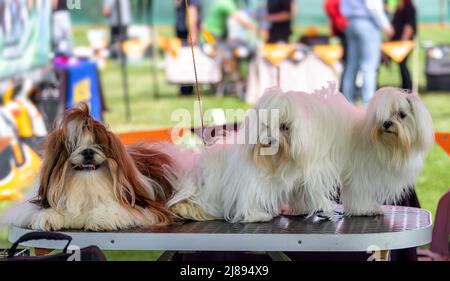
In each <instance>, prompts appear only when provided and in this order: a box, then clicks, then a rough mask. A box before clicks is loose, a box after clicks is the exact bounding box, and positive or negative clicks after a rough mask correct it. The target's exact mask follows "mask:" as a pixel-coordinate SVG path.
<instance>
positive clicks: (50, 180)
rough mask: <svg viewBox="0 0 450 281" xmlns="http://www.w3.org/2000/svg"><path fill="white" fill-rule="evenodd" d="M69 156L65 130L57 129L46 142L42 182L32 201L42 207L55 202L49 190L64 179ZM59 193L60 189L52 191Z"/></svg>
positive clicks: (49, 205) (47, 206) (41, 175)
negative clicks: (50, 196)
mask: <svg viewBox="0 0 450 281" xmlns="http://www.w3.org/2000/svg"><path fill="white" fill-rule="evenodd" d="M68 158H69V155H68V152H67V150H66V146H65V142H64V131H63V129H61V128H57V129H55V130H54V131H53V132H52V133H50V134H49V136H48V137H47V140H46V143H45V144H44V159H43V163H42V168H41V174H40V184H39V191H38V195H37V198H35V199H34V200H32V201H31V202H32V203H34V204H36V205H38V206H40V207H42V208H49V207H54V206H51V205H52V204H51V203H50V202H52V203H53V201H55V200H53V199H56V198H52V199H51V198H49V191H50V188H52V186H53V185H55V186H56V181H60V180H64V179H63V173H64V170H65V165H66V162H67V160H68ZM52 193H53V194H59V192H58V191H55V192H52Z"/></svg>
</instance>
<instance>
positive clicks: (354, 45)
mask: <svg viewBox="0 0 450 281" xmlns="http://www.w3.org/2000/svg"><path fill="white" fill-rule="evenodd" d="M357 25H358V23H357V20H351V21H350V24H349V25H348V27H347V30H346V31H345V38H346V41H347V62H346V64H345V69H344V73H343V76H342V93H343V94H344V96H345V97H346V98H347V100H349V101H350V102H354V101H355V94H356V85H355V80H356V74H357V73H358V66H359V50H358V49H359V48H358V45H359V42H358V37H357V36H356V33H355V29H356V27H357Z"/></svg>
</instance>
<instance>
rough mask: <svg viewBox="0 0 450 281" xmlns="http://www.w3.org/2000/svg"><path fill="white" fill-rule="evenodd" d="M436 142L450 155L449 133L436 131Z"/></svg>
mask: <svg viewBox="0 0 450 281" xmlns="http://www.w3.org/2000/svg"><path fill="white" fill-rule="evenodd" d="M436 142H437V143H438V144H439V145H440V146H441V147H442V149H444V151H445V152H447V154H448V155H449V156H450V133H436Z"/></svg>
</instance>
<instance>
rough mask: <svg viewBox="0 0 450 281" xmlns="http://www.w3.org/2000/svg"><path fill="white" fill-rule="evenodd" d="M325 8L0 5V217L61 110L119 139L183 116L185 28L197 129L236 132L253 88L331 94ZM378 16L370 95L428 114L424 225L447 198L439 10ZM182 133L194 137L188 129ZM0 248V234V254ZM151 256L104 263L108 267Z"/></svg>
mask: <svg viewBox="0 0 450 281" xmlns="http://www.w3.org/2000/svg"><path fill="white" fill-rule="evenodd" d="M339 2H340V1H322V0H296V1H271V0H269V1H264V0H247V1H245V0H236V1H235V0H229V1H228V0H208V1H206V0H198V1H189V7H190V8H189V9H188V10H189V11H190V14H189V15H190V19H191V22H186V18H187V17H186V9H185V6H184V5H185V1H184V0H164V1H163V0H153V1H152V0H129V1H125V0H124V1H122V0H119V1H115V0H111V1H108V0H106V1H101V0H89V1H88V0H73V1H65V0H64V1H53V0H0V24H1V29H0V53H1V57H0V113H1V114H0V117H1V118H0V168H1V171H0V195H1V196H0V213H1V212H2V211H3V210H4V209H5V208H6V207H7V206H10V205H11V204H14V202H16V201H17V200H18V199H19V198H20V197H21V194H22V193H23V190H22V189H23V188H25V186H26V185H27V184H29V183H30V182H31V181H32V179H33V178H34V177H35V175H36V171H37V170H38V167H39V161H40V160H39V144H40V143H41V141H42V139H44V138H45V136H46V134H47V133H48V131H50V130H51V128H52V126H53V123H54V122H55V120H57V119H58V117H59V116H60V115H61V113H62V111H63V110H64V109H65V108H68V107H71V106H74V105H75V104H77V103H79V102H88V103H89V104H90V106H91V111H92V114H93V115H94V116H95V117H96V118H98V119H99V120H103V121H104V122H105V123H107V124H109V126H110V127H111V129H112V130H113V131H115V132H117V133H120V134H122V137H123V138H124V139H126V140H130V141H132V140H133V139H136V138H142V137H143V138H146V139H151V138H152V137H154V136H155V134H154V132H155V130H156V132H158V133H161V130H162V131H163V130H164V129H167V128H171V127H173V126H175V125H179V124H178V120H172V118H171V114H172V112H173V111H174V110H176V109H180V108H181V109H187V110H189V111H190V112H191V113H192V116H194V112H195V111H194V101H195V100H196V91H195V87H193V85H194V82H195V77H194V73H193V65H192V57H191V52H190V47H189V39H188V36H187V35H188V32H187V31H188V29H191V32H192V35H193V36H194V38H192V39H193V43H194V50H195V54H196V61H197V68H198V69H197V72H198V79H199V82H200V87H199V90H200V92H201V96H202V103H203V110H204V111H205V112H206V111H208V110H211V111H210V112H209V114H208V116H206V117H205V122H206V125H211V126H212V125H223V124H225V123H235V122H239V121H241V120H239V117H237V118H236V117H235V116H228V114H227V111H226V110H225V109H244V110H245V109H248V108H250V107H251V105H252V104H254V103H255V102H256V101H257V99H258V97H259V96H260V95H261V94H262V91H263V89H264V88H265V87H269V86H274V85H278V86H280V87H281V88H282V89H283V90H299V91H300V90H302V91H312V90H314V89H317V88H321V87H322V86H326V85H327V82H328V81H334V82H335V83H336V84H338V85H341V81H342V74H343V72H344V71H345V66H346V60H345V58H346V57H348V54H347V56H345V54H346V52H345V51H346V44H345V28H346V26H347V24H348V23H347V22H344V23H343V22H342V18H344V19H345V16H344V15H343V14H342V13H341V12H342V11H341V10H340V9H339V8H340V7H341V6H340V5H341V4H342V3H339ZM405 2H407V3H409V4H408V5H413V7H414V13H412V12H411V11H412V10H410V9H409V8H404V7H405V5H406V4H405ZM118 3H119V4H118ZM383 4H384V5H383V12H384V13H385V15H386V17H387V19H388V21H389V22H391V23H392V24H391V26H392V29H393V30H392V33H390V31H387V29H383V28H381V27H380V30H379V31H378V32H379V33H380V34H383V35H382V37H381V38H382V41H383V42H384V43H383V46H382V48H380V49H379V51H378V52H379V53H380V57H381V58H380V59H379V60H378V61H377V64H379V66H377V73H376V77H377V78H376V85H377V88H378V87H382V86H397V87H403V88H410V89H411V90H416V91H418V92H419V93H420V95H421V97H422V99H423V101H424V102H425V104H426V105H427V107H428V109H429V111H430V112H431V114H432V117H433V121H434V126H435V130H436V132H439V133H440V134H439V142H438V143H437V144H436V145H435V146H434V147H433V149H432V150H431V151H430V153H429V154H428V156H427V159H426V164H425V168H424V169H423V171H422V173H421V175H420V177H419V178H418V179H417V182H416V191H417V194H418V198H419V200H420V203H421V206H422V207H423V208H425V209H427V210H430V211H431V212H432V213H433V215H434V214H435V211H436V207H437V203H438V200H439V198H441V196H443V195H444V193H446V192H447V191H448V189H449V186H450V173H449V170H450V158H449V155H448V153H449V151H448V141H449V139H448V132H450V1H449V0H414V1H412V2H411V1H403V0H388V1H383ZM399 7H400V8H399ZM191 8H192V9H191ZM347 21H348V20H347ZM398 26H400V27H398ZM397 27H398V28H397ZM409 28H411V31H408V29H409ZM395 32H397V33H398V32H400V33H401V34H400V35H399V34H397V37H396V36H395ZM408 32H410V33H408ZM374 38H375V37H374ZM373 40H374V43H373V44H377V42H376V40H375V39H373ZM377 46H378V45H377ZM377 50H378V48H377ZM406 58H408V59H406ZM347 59H348V58H347ZM405 69H406V71H408V74H405V72H404V71H405ZM405 75H407V76H409V80H410V82H409V83H408V81H406V80H408V79H406V78H405ZM405 79H406V80H405ZM363 80H364V77H363V75H362V74H361V73H360V72H358V75H357V79H356V81H353V86H355V89H356V96H355V97H352V98H351V99H352V101H354V102H355V103H356V104H357V105H358V106H363V105H364V104H365V100H364V98H360V96H364V94H363V91H364V90H363V89H364V87H363V84H364V81H363ZM372 94H373V93H372ZM183 125H184V126H186V127H197V126H199V125H200V123H199V118H197V119H195V120H192V122H191V123H186V124H183ZM152 132H153V133H152ZM137 133H139V134H137ZM191 137H192V136H191ZM194 137H195V136H194ZM187 141H189V140H187ZM446 145H447V146H446ZM445 149H447V151H446V150H445ZM22 158H23V159H22ZM11 159H12V160H11ZM2 161H3V162H2ZM14 173H15V174H14ZM22 187H23V188H22ZM6 237H7V230H6V229H3V230H2V232H1V235H0V248H5V247H7V245H8V244H9V243H8V242H7V240H6ZM159 254H160V253H156V252H142V253H141V252H129V253H125V254H124V253H118V252H112V251H111V252H108V258H109V259H123V260H127V259H153V258H155V257H157V256H158V255H159Z"/></svg>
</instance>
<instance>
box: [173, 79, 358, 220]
mask: <svg viewBox="0 0 450 281" xmlns="http://www.w3.org/2000/svg"><path fill="white" fill-rule="evenodd" d="M255 109H256V111H252V112H250V113H249V114H248V115H247V117H246V119H245V121H244V123H243V125H242V126H241V128H240V130H239V132H238V133H237V137H236V138H234V139H233V137H228V138H225V141H226V142H228V143H230V142H234V141H235V140H236V139H237V140H238V143H237V144H236V143H233V144H215V145H213V146H211V147H208V148H205V150H204V151H203V152H202V153H201V154H200V155H199V156H198V160H197V162H196V165H194V167H192V169H190V170H189V169H188V170H187V171H183V172H182V173H181V174H179V175H178V179H177V181H176V182H175V183H174V184H173V185H174V186H175V190H177V192H176V194H175V196H174V198H172V200H170V202H169V206H171V210H172V211H173V212H175V213H176V214H178V215H179V216H180V217H184V218H189V219H194V220H207V219H216V218H224V219H226V220H227V221H230V222H238V221H239V222H256V221H268V220H271V219H272V218H273V217H275V216H277V215H278V214H279V213H280V211H281V208H282V206H283V204H285V203H288V204H289V207H290V208H289V211H285V212H284V213H287V214H294V215H297V214H312V213H314V212H317V211H324V212H325V214H331V213H332V211H333V209H334V202H333V199H334V198H335V196H336V190H337V188H338V186H339V185H340V184H341V182H340V175H341V170H340V166H339V165H340V164H341V163H344V162H345V161H346V160H345V159H342V157H343V155H346V154H344V153H341V151H340V150H341V148H342V147H344V146H345V145H346V144H348V142H349V141H350V140H349V138H350V137H351V128H352V126H351V122H349V119H350V120H353V119H351V118H349V117H348V116H347V115H350V114H353V113H352V110H353V107H352V106H351V105H350V104H348V102H346V100H345V98H344V97H343V96H342V95H340V94H339V93H338V92H337V91H336V89H335V87H334V85H331V86H330V87H329V88H327V89H322V90H321V91H318V92H317V93H315V94H307V93H301V92H288V93H282V92H281V91H280V90H279V89H276V88H272V89H269V90H267V91H266V92H265V94H264V95H263V97H262V98H261V100H260V101H259V103H258V105H257V107H256V108H255ZM347 109H348V110H347ZM342 112H344V113H342ZM342 136H348V139H346V138H344V137H342ZM172 158H174V159H176V158H177V157H172ZM188 158H189V157H188Z"/></svg>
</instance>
